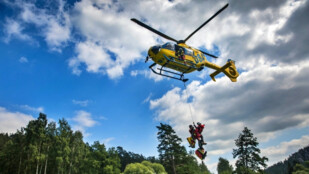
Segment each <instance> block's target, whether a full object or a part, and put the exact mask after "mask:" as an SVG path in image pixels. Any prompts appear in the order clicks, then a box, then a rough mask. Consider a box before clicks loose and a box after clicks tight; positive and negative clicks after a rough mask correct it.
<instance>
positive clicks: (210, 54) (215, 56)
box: [199, 50, 218, 58]
mask: <svg viewBox="0 0 309 174" xmlns="http://www.w3.org/2000/svg"><path fill="white" fill-rule="evenodd" d="M199 51H200V52H202V53H204V54H206V55H207V56H210V57H213V58H218V57H217V56H215V55H212V54H209V53H206V52H204V51H201V50H199Z"/></svg>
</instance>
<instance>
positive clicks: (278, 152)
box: [261, 135, 309, 166]
mask: <svg viewBox="0 0 309 174" xmlns="http://www.w3.org/2000/svg"><path fill="white" fill-rule="evenodd" d="M308 145H309V136H307V135H305V136H302V137H301V138H299V139H292V140H291V141H288V142H287V141H285V142H281V143H280V144H278V145H276V146H271V147H267V148H264V149H261V153H262V155H264V156H267V157H268V158H269V161H268V164H269V166H270V165H272V164H274V163H277V162H279V161H284V159H286V158H288V156H289V155H291V154H293V153H295V152H297V151H298V150H299V149H301V148H304V147H306V146H308Z"/></svg>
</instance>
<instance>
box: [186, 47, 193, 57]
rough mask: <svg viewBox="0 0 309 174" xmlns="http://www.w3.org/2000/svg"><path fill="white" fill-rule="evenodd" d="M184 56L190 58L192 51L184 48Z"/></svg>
mask: <svg viewBox="0 0 309 174" xmlns="http://www.w3.org/2000/svg"><path fill="white" fill-rule="evenodd" d="M185 54H186V55H189V56H192V55H193V51H192V50H189V49H187V48H185Z"/></svg>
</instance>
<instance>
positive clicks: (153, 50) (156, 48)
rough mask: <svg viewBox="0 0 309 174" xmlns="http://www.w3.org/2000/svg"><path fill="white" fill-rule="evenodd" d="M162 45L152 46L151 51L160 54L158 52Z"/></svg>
mask: <svg viewBox="0 0 309 174" xmlns="http://www.w3.org/2000/svg"><path fill="white" fill-rule="evenodd" d="M160 48H161V47H160V46H157V45H156V46H153V47H151V48H150V50H149V51H151V52H153V53H154V54H158V52H159V51H160Z"/></svg>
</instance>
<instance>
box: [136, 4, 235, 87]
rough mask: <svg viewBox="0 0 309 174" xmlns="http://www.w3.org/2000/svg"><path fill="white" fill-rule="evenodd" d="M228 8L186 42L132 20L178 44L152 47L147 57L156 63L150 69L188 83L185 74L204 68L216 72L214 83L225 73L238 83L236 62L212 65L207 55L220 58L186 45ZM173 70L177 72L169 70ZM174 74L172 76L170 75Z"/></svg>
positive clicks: (213, 78) (213, 77)
mask: <svg viewBox="0 0 309 174" xmlns="http://www.w3.org/2000/svg"><path fill="white" fill-rule="evenodd" d="M227 7H228V4H226V5H225V6H224V7H222V8H221V9H220V10H219V11H217V12H216V13H215V14H214V15H213V16H212V17H210V18H209V19H208V20H207V21H205V22H204V23H203V24H202V25H201V26H200V27H198V28H197V29H196V30H195V31H194V32H192V33H191V34H190V35H189V36H188V37H187V38H186V39H184V40H176V39H174V38H172V37H170V36H167V35H165V34H163V33H161V32H160V31H157V30H155V29H153V28H152V27H150V26H148V25H146V24H144V23H143V22H141V21H139V20H137V19H135V18H132V19H131V20H132V21H133V22H135V23H137V24H138V25H140V26H142V27H144V28H146V29H148V30H150V31H152V32H154V33H156V34H158V35H159V36H162V37H163V38H165V39H167V40H170V41H174V42H176V44H173V43H171V42H167V43H165V44H163V45H156V46H153V47H150V48H149V50H148V56H147V57H146V61H145V62H147V61H148V60H149V58H151V59H152V60H153V61H154V63H153V64H152V65H150V66H149V68H150V69H151V70H152V71H153V72H154V73H156V74H158V75H161V76H165V77H170V78H173V79H177V80H181V81H183V82H186V81H188V79H185V78H184V74H186V73H191V72H193V71H195V70H198V71H201V70H202V69H203V68H204V67H208V68H212V69H214V70H216V71H215V72H213V73H212V74H211V75H210V77H211V78H212V80H213V81H216V80H215V76H216V75H218V74H219V73H220V72H223V73H224V74H225V75H226V76H228V77H229V78H230V79H231V81H232V82H236V81H237V77H238V76H239V73H238V71H237V69H236V67H235V61H233V60H230V59H229V60H228V61H227V63H226V64H225V65H224V66H222V67H221V66H218V65H216V64H214V63H211V62H209V61H207V59H206V57H205V55H207V56H210V57H213V58H218V57H217V56H215V55H212V54H209V53H206V52H204V51H201V50H199V49H196V48H192V47H190V46H188V45H187V44H185V42H186V41H187V40H188V39H189V38H190V37H191V36H192V35H193V34H195V33H196V32H197V31H198V30H200V29H201V28H202V27H204V26H205V25H206V24H207V23H208V22H209V21H211V20H212V19H213V18H214V17H216V16H217V15H218V14H219V13H221V12H222V11H223V10H224V9H225V8H227ZM156 64H159V65H161V67H160V68H158V69H157V70H159V71H156V70H155V69H154V66H155V65H156ZM167 68H168V69H173V70H176V71H177V72H175V71H171V70H167ZM170 74H172V75H170Z"/></svg>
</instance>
